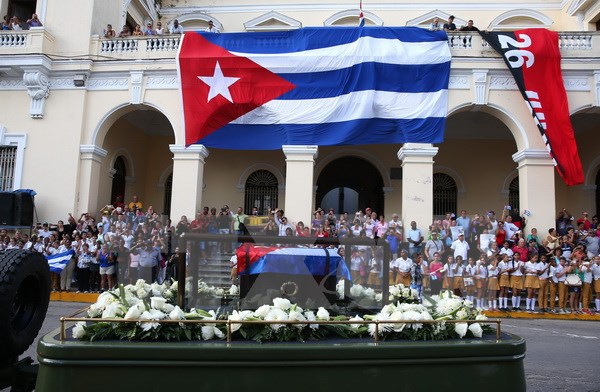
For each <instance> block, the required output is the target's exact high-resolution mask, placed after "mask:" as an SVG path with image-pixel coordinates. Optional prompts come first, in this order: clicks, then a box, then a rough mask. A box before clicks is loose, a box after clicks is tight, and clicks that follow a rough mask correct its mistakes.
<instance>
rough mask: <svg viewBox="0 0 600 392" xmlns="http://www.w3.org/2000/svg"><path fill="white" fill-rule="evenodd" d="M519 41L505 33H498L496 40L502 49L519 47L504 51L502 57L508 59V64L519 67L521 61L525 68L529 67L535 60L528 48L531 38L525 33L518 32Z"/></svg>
mask: <svg viewBox="0 0 600 392" xmlns="http://www.w3.org/2000/svg"><path fill="white" fill-rule="evenodd" d="M519 39H520V41H517V40H515V39H514V38H511V37H509V36H507V35H501V34H500V35H498V41H499V42H500V46H501V47H502V49H508V48H509V47H513V48H519V49H511V50H507V51H506V52H504V57H506V59H507V60H508V62H509V64H510V66H511V67H513V68H521V67H522V66H523V63H525V66H526V67H527V68H529V67H531V66H532V65H533V63H534V62H535V56H534V55H533V53H531V52H530V51H529V50H525V49H523V48H528V47H530V46H531V38H529V36H528V35H527V34H519Z"/></svg>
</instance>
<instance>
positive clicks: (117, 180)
mask: <svg viewBox="0 0 600 392" xmlns="http://www.w3.org/2000/svg"><path fill="white" fill-rule="evenodd" d="M113 170H114V174H113V179H112V190H111V192H110V201H111V202H113V203H114V201H115V200H117V197H118V196H121V197H125V177H126V176H127V167H126V166H125V160H124V159H123V157H121V156H120V157H117V159H115V164H114V165H113Z"/></svg>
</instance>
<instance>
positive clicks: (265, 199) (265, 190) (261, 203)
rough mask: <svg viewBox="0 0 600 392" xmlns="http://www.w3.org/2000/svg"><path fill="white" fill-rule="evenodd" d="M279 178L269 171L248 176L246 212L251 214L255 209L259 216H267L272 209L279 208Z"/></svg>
mask: <svg viewBox="0 0 600 392" xmlns="http://www.w3.org/2000/svg"><path fill="white" fill-rule="evenodd" d="M278 186H279V184H278V183H277V177H275V175H274V174H273V173H271V172H270V171H268V170H257V171H255V172H253V173H252V174H250V175H249V176H248V179H247V180H246V185H245V187H244V188H245V192H244V211H246V213H250V212H251V211H252V209H253V208H254V207H256V208H257V209H258V215H267V214H268V213H269V209H270V208H275V207H277V206H278V200H277V195H278Z"/></svg>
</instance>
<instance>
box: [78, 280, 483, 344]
mask: <svg viewBox="0 0 600 392" xmlns="http://www.w3.org/2000/svg"><path fill="white" fill-rule="evenodd" d="M352 288H353V289H354V290H352ZM352 288H351V294H352V292H353V293H354V294H356V295H359V296H361V297H362V298H363V299H364V298H373V299H375V298H376V295H377V294H376V293H375V292H374V291H373V290H372V289H369V288H364V287H362V286H360V285H354V286H353V287H352ZM236 290H239V289H238V288H237V286H232V287H231V288H230V289H229V290H222V289H221V290H220V291H219V290H216V289H214V288H212V287H211V286H208V285H206V284H199V293H200V291H201V292H203V293H211V295H215V296H218V295H222V294H224V293H225V292H226V291H227V292H228V293H231V292H232V291H233V292H236ZM176 291H177V284H176V282H173V283H172V284H168V283H164V284H162V285H158V284H153V285H148V284H146V283H145V282H144V281H142V280H138V281H137V282H136V284H135V285H128V286H120V287H119V288H118V289H117V290H113V291H110V292H105V293H103V294H101V295H100V296H99V297H98V301H97V302H96V303H94V304H93V305H91V306H90V308H89V310H88V316H89V317H90V318H93V319H106V320H107V322H98V323H90V324H89V325H88V324H86V323H77V324H76V325H75V326H74V328H73V331H72V332H73V337H74V338H75V339H82V340H95V339H128V340H211V339H224V338H225V336H226V331H227V321H229V325H230V332H231V335H232V336H233V338H236V339H238V338H242V339H252V340H255V341H259V342H260V341H268V340H277V341H290V340H294V341H305V340H314V339H324V338H327V337H332V336H336V337H346V338H361V337H365V336H369V335H370V336H372V337H375V335H378V338H380V339H411V340H425V339H427V340H438V339H446V338H453V337H458V338H463V337H465V336H469V337H476V338H480V337H482V336H483V333H484V332H485V328H484V327H482V326H481V324H480V323H468V322H467V321H475V320H476V321H485V320H486V319H487V318H486V317H485V316H484V315H482V314H480V313H479V312H478V311H476V310H474V309H473V308H472V304H470V303H469V302H467V301H464V300H463V299H462V298H459V297H456V296H454V295H453V294H451V293H449V292H443V293H442V294H440V295H439V296H434V297H431V301H432V302H431V303H430V302H428V305H426V304H419V303H411V301H410V300H411V299H416V293H413V292H412V291H411V290H410V289H407V288H406V287H403V286H402V285H396V286H390V298H395V299H397V300H396V301H395V302H393V303H390V304H387V305H385V306H383V307H382V308H381V310H380V311H379V312H378V313H376V314H370V315H369V314H367V315H364V316H363V317H359V316H358V315H356V316H354V317H352V318H350V317H347V316H343V315H341V316H332V315H331V313H330V311H329V310H327V309H325V308H324V307H320V308H318V309H317V310H316V311H314V310H310V309H306V310H305V309H302V308H301V307H300V306H298V305H296V304H294V303H292V302H291V301H290V300H289V299H287V298H274V299H273V304H272V305H262V306H260V307H259V308H258V309H256V310H232V311H231V313H230V314H226V315H225V314H223V315H219V316H217V313H216V312H215V311H214V310H210V311H205V310H202V309H194V308H192V309H190V310H189V312H185V311H184V310H183V309H181V308H179V306H177V305H176V304H175V303H174V301H175V298H176V297H177V296H176ZM342 291H343V289H342ZM140 293H141V294H145V296H144V297H139V296H138V295H139V294H140ZM113 319H123V320H124V321H125V320H126V321H128V322H118V323H117V322H113ZM163 320H174V321H183V320H197V321H198V323H194V324H187V323H182V322H176V323H161V322H160V321H163ZM432 320H436V321H439V322H438V323H428V321H432ZM446 320H464V321H465V322H464V323H462V322H461V323H454V324H452V323H446V322H445V321H446ZM204 321H222V322H220V323H219V322H217V323H215V322H204ZM253 321H260V322H262V321H270V322H272V323H270V324H265V323H252V322H253ZM331 321H345V322H347V323H345V324H331V323H330V322H331ZM369 321H377V322H378V324H377V325H376V324H375V323H368V322H369ZM422 321H425V322H422ZM309 322H310V323H309Z"/></svg>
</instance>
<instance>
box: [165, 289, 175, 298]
mask: <svg viewBox="0 0 600 392" xmlns="http://www.w3.org/2000/svg"><path fill="white" fill-rule="evenodd" d="M176 293H177V292H173V291H171V290H165V291H163V293H162V296H163V297H165V298H166V299H168V300H171V299H173V298H175V294H176Z"/></svg>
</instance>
